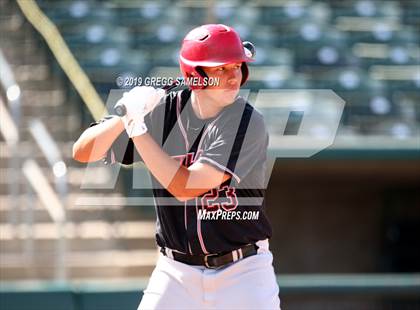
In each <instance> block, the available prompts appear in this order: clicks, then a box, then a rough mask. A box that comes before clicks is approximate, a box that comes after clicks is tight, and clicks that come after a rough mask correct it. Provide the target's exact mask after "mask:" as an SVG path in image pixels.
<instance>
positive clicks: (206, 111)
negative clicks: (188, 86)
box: [191, 91, 223, 119]
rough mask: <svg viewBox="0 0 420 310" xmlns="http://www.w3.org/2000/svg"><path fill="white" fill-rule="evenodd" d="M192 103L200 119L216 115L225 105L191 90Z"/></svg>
mask: <svg viewBox="0 0 420 310" xmlns="http://www.w3.org/2000/svg"><path fill="white" fill-rule="evenodd" d="M191 105H192V108H193V110H194V114H195V115H196V116H197V117H198V118H199V119H207V118H212V117H215V116H216V115H217V114H219V113H220V111H222V110H223V107H220V106H218V105H217V104H215V102H213V100H211V99H210V98H204V97H203V96H200V95H198V94H197V93H196V92H194V91H193V92H191Z"/></svg>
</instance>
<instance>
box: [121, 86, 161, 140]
mask: <svg viewBox="0 0 420 310" xmlns="http://www.w3.org/2000/svg"><path fill="white" fill-rule="evenodd" d="M164 95H165V91H164V90H163V89H154V88H153V87H150V86H137V87H134V88H133V89H132V90H130V91H129V92H125V93H124V95H123V97H122V98H121V99H120V100H119V101H118V102H117V105H120V104H123V105H124V106H125V109H126V114H125V115H124V116H123V117H121V120H122V121H123V123H124V127H125V131H126V132H127V134H128V136H129V137H130V138H132V137H136V136H140V135H142V134H145V133H146V132H147V127H146V124H145V123H144V116H145V115H146V114H147V113H149V112H150V111H152V110H153V108H154V107H155V106H156V105H157V104H158V103H159V101H160V100H161V99H162V98H163V96H164Z"/></svg>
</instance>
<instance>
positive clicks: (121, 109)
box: [114, 104, 127, 116]
mask: <svg viewBox="0 0 420 310" xmlns="http://www.w3.org/2000/svg"><path fill="white" fill-rule="evenodd" d="M114 112H115V114H117V115H118V116H124V115H125V114H126V113H127V109H126V108H125V106H124V105H123V104H118V105H116V106H115V107H114Z"/></svg>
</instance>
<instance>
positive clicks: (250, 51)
mask: <svg viewBox="0 0 420 310" xmlns="http://www.w3.org/2000/svg"><path fill="white" fill-rule="evenodd" d="M242 46H243V47H244V50H245V55H246V56H247V57H249V58H252V59H255V56H256V54H257V51H256V49H255V45H254V44H252V43H251V42H249V41H244V42H242Z"/></svg>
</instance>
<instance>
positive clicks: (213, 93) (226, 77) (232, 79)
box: [203, 62, 242, 106]
mask: <svg viewBox="0 0 420 310" xmlns="http://www.w3.org/2000/svg"><path fill="white" fill-rule="evenodd" d="M241 66H242V63H240V62H239V63H233V64H227V65H223V66H218V67H203V70H204V72H205V73H206V74H207V76H208V77H209V78H210V79H209V81H211V80H213V81H218V82H219V83H218V84H215V85H209V86H207V87H206V88H205V94H206V96H208V97H209V98H210V99H211V100H212V101H214V102H216V103H217V104H220V105H222V106H226V105H229V104H231V103H232V102H233V101H234V100H235V98H236V96H237V95H238V93H239V88H240V86H241V80H242V71H241Z"/></svg>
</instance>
